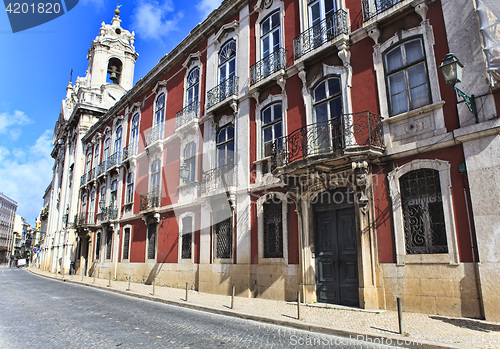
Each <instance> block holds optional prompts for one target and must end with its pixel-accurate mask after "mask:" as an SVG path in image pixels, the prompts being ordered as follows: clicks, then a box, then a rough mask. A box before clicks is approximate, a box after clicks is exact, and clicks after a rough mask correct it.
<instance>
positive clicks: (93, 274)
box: [92, 270, 95, 284]
mask: <svg viewBox="0 0 500 349" xmlns="http://www.w3.org/2000/svg"><path fill="white" fill-rule="evenodd" d="M92 276H93V277H94V281H93V282H92V283H93V284H95V270H94V272H93V273H92Z"/></svg>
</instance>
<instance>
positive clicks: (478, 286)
mask: <svg viewBox="0 0 500 349" xmlns="http://www.w3.org/2000/svg"><path fill="white" fill-rule="evenodd" d="M458 171H459V172H460V174H461V175H462V186H463V189H464V199H465V210H466V212H467V223H468V226H469V238H470V246H471V253H472V264H473V265H474V276H475V279H476V291H477V297H478V299H479V312H480V315H481V318H482V319H484V318H485V315H484V304H483V296H482V291H481V278H480V275H479V258H478V259H477V260H476V254H475V252H474V238H473V236H472V224H471V221H470V213H469V202H468V199H467V191H466V189H465V187H466V186H465V179H464V177H465V178H466V177H467V167H466V165H465V162H461V163H459V164H458Z"/></svg>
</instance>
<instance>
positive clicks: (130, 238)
mask: <svg viewBox="0 0 500 349" xmlns="http://www.w3.org/2000/svg"><path fill="white" fill-rule="evenodd" d="M125 229H129V231H130V235H129V239H128V258H123V248H124V247H125ZM121 243H122V251H121V252H122V253H121V261H122V262H130V246H132V225H131V224H127V225H125V226H123V227H122V241H121Z"/></svg>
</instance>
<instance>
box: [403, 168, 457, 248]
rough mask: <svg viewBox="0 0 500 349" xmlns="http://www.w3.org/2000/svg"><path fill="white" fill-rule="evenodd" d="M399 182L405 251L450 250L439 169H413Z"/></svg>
mask: <svg viewBox="0 0 500 349" xmlns="http://www.w3.org/2000/svg"><path fill="white" fill-rule="evenodd" d="M399 184H400V188H401V206H402V208H403V221H404V234H405V243H406V253H407V254H427V253H447V252H448V246H447V240H446V229H445V223H444V213H443V201H442V196H441V185H440V181H439V171H436V170H432V169H420V170H415V171H411V172H409V173H407V174H405V175H404V176H401V178H400V179H399Z"/></svg>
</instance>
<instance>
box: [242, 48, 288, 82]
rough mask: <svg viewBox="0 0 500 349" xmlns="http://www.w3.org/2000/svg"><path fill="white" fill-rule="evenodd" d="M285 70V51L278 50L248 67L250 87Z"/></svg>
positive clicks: (282, 49)
mask: <svg viewBox="0 0 500 349" xmlns="http://www.w3.org/2000/svg"><path fill="white" fill-rule="evenodd" d="M285 68H286V50H285V49H284V48H280V49H278V50H276V51H274V52H273V53H271V54H270V55H268V56H266V57H264V58H262V59H261V60H260V61H258V62H257V63H255V64H254V65H252V66H251V67H250V85H254V84H256V83H258V82H259V81H261V80H263V79H265V78H267V77H268V76H269V75H271V74H274V73H276V72H277V71H278V70H281V69H285Z"/></svg>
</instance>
